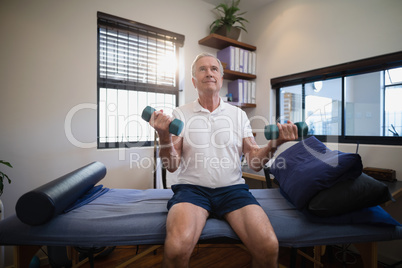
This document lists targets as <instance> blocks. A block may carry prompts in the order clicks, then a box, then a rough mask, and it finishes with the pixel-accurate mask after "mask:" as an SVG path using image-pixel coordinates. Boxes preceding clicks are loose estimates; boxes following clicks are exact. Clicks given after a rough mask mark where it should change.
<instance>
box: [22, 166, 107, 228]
mask: <svg viewBox="0 0 402 268" xmlns="http://www.w3.org/2000/svg"><path fill="white" fill-rule="evenodd" d="M105 175H106V167H105V166H104V165H103V164H102V163H100V162H93V163H91V164H88V165H86V166H84V167H81V168H79V169H77V170H75V171H73V172H71V173H68V174H66V175H64V176H62V177H60V178H58V179H55V180H53V181H51V182H49V183H47V184H44V185H42V186H40V187H38V188H36V189H34V190H32V191H30V192H27V193H25V194H24V195H22V196H21V197H20V198H19V199H18V201H17V204H16V207H15V210H16V214H17V217H18V218H19V219H20V220H21V221H22V222H23V223H26V224H28V225H40V224H44V223H46V222H48V221H49V220H51V219H52V218H53V217H55V216H56V215H59V214H61V213H63V211H64V210H65V209H66V208H68V207H69V206H71V205H72V204H74V203H75V202H76V201H77V200H78V199H79V198H80V197H81V196H83V195H84V194H85V193H86V192H88V191H89V190H90V189H92V188H93V187H94V185H95V184H96V183H98V182H99V181H100V180H101V179H103V178H104V177H105Z"/></svg>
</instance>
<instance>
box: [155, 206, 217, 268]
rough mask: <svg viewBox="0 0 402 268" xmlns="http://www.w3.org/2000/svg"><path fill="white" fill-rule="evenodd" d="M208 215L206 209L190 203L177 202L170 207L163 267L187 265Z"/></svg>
mask: <svg viewBox="0 0 402 268" xmlns="http://www.w3.org/2000/svg"><path fill="white" fill-rule="evenodd" d="M208 216H209V213H208V211H207V210H205V209H203V208H201V207H199V206H196V205H193V204H191V203H178V204H175V205H174V206H172V207H171V208H170V210H169V213H168V217H167V220H166V240H165V246H164V256H163V267H188V265H189V262H190V257H191V254H192V252H193V250H194V247H195V245H196V244H197V242H198V240H199V237H200V235H201V232H202V230H203V228H204V226H205V223H206V221H207V218H208Z"/></svg>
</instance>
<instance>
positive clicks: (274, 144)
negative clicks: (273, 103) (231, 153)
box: [243, 121, 298, 171]
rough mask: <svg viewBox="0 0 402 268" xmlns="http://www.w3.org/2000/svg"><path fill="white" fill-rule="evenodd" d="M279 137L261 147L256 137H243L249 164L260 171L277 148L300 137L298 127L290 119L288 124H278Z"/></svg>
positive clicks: (244, 149)
mask: <svg viewBox="0 0 402 268" xmlns="http://www.w3.org/2000/svg"><path fill="white" fill-rule="evenodd" d="M277 126H278V129H279V137H278V139H276V140H270V141H269V142H268V144H267V145H266V146H264V147H259V146H258V144H257V143H256V142H255V139H254V137H247V138H244V139H243V153H244V155H245V156H246V159H247V163H248V166H249V167H250V168H251V169H253V170H255V171H260V170H261V169H262V167H263V166H264V165H265V164H266V163H267V162H268V161H269V159H271V158H272V156H273V155H274V153H275V152H276V150H277V148H278V147H279V146H280V145H282V144H284V143H285V142H288V141H293V140H296V139H297V138H298V136H297V127H296V126H295V125H294V124H293V123H292V122H290V121H288V123H286V124H279V123H278V124H277Z"/></svg>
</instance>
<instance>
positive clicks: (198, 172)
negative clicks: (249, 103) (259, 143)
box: [173, 99, 253, 188]
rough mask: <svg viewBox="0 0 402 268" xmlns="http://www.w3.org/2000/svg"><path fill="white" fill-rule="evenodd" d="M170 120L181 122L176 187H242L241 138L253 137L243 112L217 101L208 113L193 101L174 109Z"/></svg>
mask: <svg viewBox="0 0 402 268" xmlns="http://www.w3.org/2000/svg"><path fill="white" fill-rule="evenodd" d="M173 116H174V117H175V118H178V119H180V120H182V121H183V122H184V129H183V131H182V132H181V134H180V136H181V137H183V150H182V159H181V163H180V167H179V170H178V175H177V177H178V183H179V184H194V185H200V186H205V187H210V188H217V187H224V186H229V185H234V184H240V183H244V179H243V178H242V171H241V155H242V148H243V138H246V137H252V136H253V133H252V130H251V126H250V121H249V119H248V117H247V115H246V113H245V112H244V111H243V110H241V109H240V108H238V107H235V106H233V105H230V104H228V103H225V102H223V100H222V99H221V100H220V105H219V107H218V108H217V109H215V110H214V111H213V112H212V113H211V112H210V111H208V110H207V109H204V108H203V107H202V106H201V105H200V104H199V102H198V100H196V101H194V102H192V103H189V104H186V105H184V106H181V107H178V108H176V109H175V110H174V111H173Z"/></svg>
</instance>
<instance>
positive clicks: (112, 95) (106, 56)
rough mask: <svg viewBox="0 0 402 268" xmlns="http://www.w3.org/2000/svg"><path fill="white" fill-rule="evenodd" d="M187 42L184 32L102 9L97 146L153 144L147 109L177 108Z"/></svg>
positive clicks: (165, 110)
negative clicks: (145, 115) (145, 117)
mask: <svg viewBox="0 0 402 268" xmlns="http://www.w3.org/2000/svg"><path fill="white" fill-rule="evenodd" d="M183 43H184V36H183V35H180V34H176V33H172V32H169V31H166V30H162V29H159V28H155V27H152V26H148V25H145V24H141V23H138V22H134V21H131V20H126V19H122V18H119V17H115V16H111V15H108V14H104V13H101V12H98V78H97V81H98V83H97V84H98V148H119V147H132V146H148V145H152V143H153V141H154V130H153V129H152V128H151V127H150V126H149V124H148V123H147V122H145V121H144V120H143V119H142V118H141V114H142V110H143V109H144V108H145V107H146V106H147V105H149V106H152V107H154V108H155V109H163V110H164V112H167V113H171V112H172V110H173V109H174V108H175V107H176V106H177V104H178V92H179V89H178V58H179V53H178V49H179V47H181V46H183Z"/></svg>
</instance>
